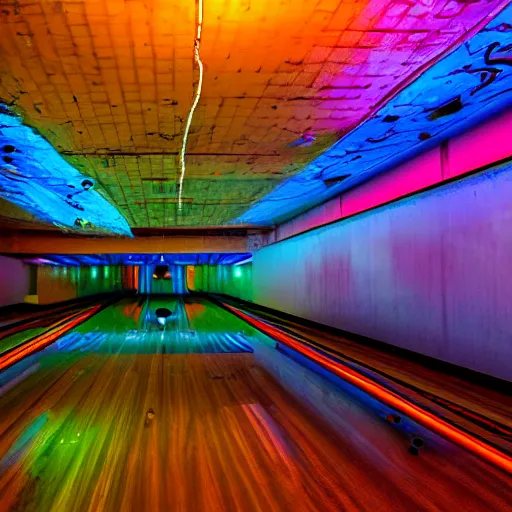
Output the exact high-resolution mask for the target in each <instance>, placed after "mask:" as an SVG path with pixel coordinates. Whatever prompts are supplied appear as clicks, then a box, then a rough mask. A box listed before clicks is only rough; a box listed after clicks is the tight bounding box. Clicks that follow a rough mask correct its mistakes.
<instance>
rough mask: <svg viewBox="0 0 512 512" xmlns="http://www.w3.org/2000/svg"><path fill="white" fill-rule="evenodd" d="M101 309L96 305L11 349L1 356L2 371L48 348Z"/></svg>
mask: <svg viewBox="0 0 512 512" xmlns="http://www.w3.org/2000/svg"><path fill="white" fill-rule="evenodd" d="M100 309H101V306H94V307H92V308H90V309H88V310H87V311H85V312H84V313H82V314H80V315H78V316H76V317H74V318H73V319H72V320H70V321H69V322H68V323H66V324H64V325H61V326H60V327H57V328H56V329H53V330H51V331H50V332H46V333H44V334H41V335H40V336H36V337H35V338H33V339H32V340H30V341H28V342H27V343H24V344H23V345H21V346H18V347H16V348H14V349H13V350H10V351H9V352H7V353H6V354H4V355H2V356H1V357H0V371H3V370H5V369H6V368H9V367H10V366H12V365H13V364H15V363H17V362H18V361H20V360H21V359H24V358H25V357H28V356H30V355H32V354H33V353H34V352H38V351H39V350H42V349H43V348H46V347H47V346H48V345H50V344H51V343H53V342H54V341H55V340H57V339H58V338H60V337H61V336H62V335H63V334H65V333H66V332H68V331H70V330H71V329H73V327H76V326H77V325H78V324H80V323H82V322H83V321H85V320H87V319H88V318H90V317H91V316H93V315H95V314H96V313H97V312H98V311H99V310H100ZM71 318H72V317H71Z"/></svg>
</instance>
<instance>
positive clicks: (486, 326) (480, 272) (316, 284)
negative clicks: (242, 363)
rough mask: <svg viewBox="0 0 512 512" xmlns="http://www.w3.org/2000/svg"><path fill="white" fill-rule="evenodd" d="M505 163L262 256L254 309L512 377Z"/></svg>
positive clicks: (511, 191)
mask: <svg viewBox="0 0 512 512" xmlns="http://www.w3.org/2000/svg"><path fill="white" fill-rule="evenodd" d="M511 218H512V165H510V164H509V165H508V167H507V166H502V167H501V168H499V169H494V170H489V171H485V172H483V173H479V174H477V175H474V176H471V177H469V178H466V179H464V180H462V181H459V182H454V183H451V184H447V185H445V186H442V187H439V188H436V189H432V190H429V191H426V192H423V193H421V194H418V195H417V196H413V197H409V198H406V199H402V200H399V201H397V202H394V203H392V204H389V205H386V206H383V207H381V208H378V209H376V210H372V211H371V212H367V213H362V214H360V215H358V216H356V217H351V218H350V219H347V220H342V221H339V222H336V223H334V224H330V225H328V226H324V227H322V228H319V229H316V230H313V231H310V232H308V233H304V234H302V235H298V236H296V237H294V238H291V239H288V240H285V241H283V242H279V243H276V244H274V245H271V246H268V247H265V248H264V249H262V250H260V251H258V252H257V253H256V254H255V256H254V263H253V272H254V280H253V294H254V298H253V300H254V302H256V303H259V304H263V305H266V306H269V307H272V308H276V309H279V310H282V311H286V312H289V313H292V314H295V315H298V316H301V317H304V318H309V319H311V320H315V321H318V322H322V323H325V324H328V325H331V326H334V327H338V328H341V329H345V330H347V331H351V332H354V333H357V334H361V335H365V336H369V337H372V338H375V339H378V340H382V341H385V342H387V343H391V344H393V345H397V346H400V347H404V348H407V349H410V350H413V351H416V352H419V353H422V354H426V355H429V356H432V357H437V358H439V359H442V360H445V361H448V362H451V363H454V364H459V365H461V366H465V367H468V368H472V369H474V370H477V371H481V372H484V373H488V374H491V375H494V376H497V377H501V378H504V379H508V380H512V365H511V364H510V361H512V342H511V333H512V327H511V325H512V324H511V322H512V229H510V219H511Z"/></svg>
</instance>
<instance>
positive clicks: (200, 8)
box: [178, 0, 203, 212]
mask: <svg viewBox="0 0 512 512" xmlns="http://www.w3.org/2000/svg"><path fill="white" fill-rule="evenodd" d="M197 5H198V12H197V26H196V38H195V40H194V58H195V61H196V63H197V66H198V67H199V82H198V84H197V89H196V94H195V97H194V101H193V103H192V107H191V108H190V112H189V113H188V118H187V124H186V125H185V132H184V134H183V143H182V145H181V152H180V164H181V174H180V180H179V184H178V211H179V212H181V208H182V198H181V196H182V193H183V180H184V178H185V171H186V169H185V153H186V151H187V139H188V133H189V131H190V125H191V124H192V118H193V117H194V111H195V110H196V107H197V104H198V103H199V98H200V97H201V89H202V88H203V63H202V61H201V56H200V55H199V48H200V44H201V30H202V28H203V0H198V3H197Z"/></svg>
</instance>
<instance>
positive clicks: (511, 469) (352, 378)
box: [210, 298, 512, 474]
mask: <svg viewBox="0 0 512 512" xmlns="http://www.w3.org/2000/svg"><path fill="white" fill-rule="evenodd" d="M210 300H211V301H212V302H213V303H215V304H218V305H219V306H221V307H222V308H224V309H225V310H227V311H229V312H231V313H232V314H234V315H235V316H237V317H239V318H241V319H242V320H244V321H245V322H247V323H248V324H249V325H251V326H252V327H255V328H256V329H258V330H259V331H260V332H262V333H263V334H265V335H267V336H269V337H271V338H273V339H274V340H276V341H278V342H280V343H282V344H283V345H286V346H287V347H289V348H292V349H293V350H295V351H296V352H298V353H300V354H301V355H303V356H305V357H307V358H308V359H310V360H311V361H313V362H315V363H317V364H319V365H320V366H321V367H322V368H324V369H326V370H328V371H330V372H331V373H332V374H334V375H336V376H338V377H340V378H341V379H343V380H344V381H346V382H348V383H349V384H352V385H353V386H356V387H357V388H359V389H360V390H362V391H364V392H365V393H367V394H368V395H370V396H372V397H373V398H375V399H377V400H378V401H380V402H381V403H383V404H386V405H387V406H389V407H391V408H393V409H394V410H396V411H398V412H401V413H402V414H404V415H405V416H407V417H408V418H410V419H412V420H413V421H415V422H416V423H418V424H420V425H422V426H423V427H425V428H427V429H428V430H431V431H432V432H435V433H436V434H438V435H440V436H441V437H443V438H445V439H447V440H449V441H451V442H453V443H455V444H457V445H458V446H460V447H462V448H464V449H465V450H467V451H469V452H471V453H473V454H475V455H477V456H478V457H480V458H482V459H484V460H486V461H487V462H489V463H491V464H493V465H494V466H496V467H498V468H500V469H502V470H503V471H505V472H506V473H508V474H512V457H511V456H510V455H509V454H508V453H506V452H504V451H502V450H500V449H499V448H497V447H495V446H493V445H491V444H490V443H488V442H487V441H486V440H485V439H483V438H481V437H479V436H476V435H474V434H472V433H471V432H469V431H467V430H465V429H463V428H461V427H459V426H457V425H454V424H452V423H450V422H449V421H447V420H445V419H443V418H441V417H440V416H438V415H437V414H435V413H434V412H432V411H429V410H427V409H425V408H423V407H422V406H421V405H419V404H416V403H414V402H412V401H411V400H409V399H408V398H407V397H406V396H403V395H401V394H398V393H396V392H395V391H392V390H390V389H388V388H386V387H385V386H383V385H382V384H380V383H379V382H377V381H375V380H373V379H371V378H370V377H368V376H367V375H365V374H363V373H361V372H358V371H357V370H356V369H354V368H352V367H349V366H348V365H346V364H344V363H343V362H342V361H340V360H339V359H337V358H335V357H333V356H332V355H329V354H327V353H325V352H324V351H322V350H320V349H317V348H312V347H310V346H308V345H306V344H304V343H302V342H300V341H298V340H297V339H295V338H293V337H292V336H290V335H289V334H287V333H285V332H284V331H282V330H281V329H279V328H277V327H275V326H273V325H270V324H269V323H267V322H265V321H263V320H261V319H260V318H258V317H256V316H254V315H251V314H248V313H246V312H244V311H242V310H241V309H238V308H236V307H234V306H232V305H230V304H227V303H225V302H222V301H220V300H218V299H211V298H210Z"/></svg>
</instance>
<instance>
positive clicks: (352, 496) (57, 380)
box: [0, 302, 512, 512]
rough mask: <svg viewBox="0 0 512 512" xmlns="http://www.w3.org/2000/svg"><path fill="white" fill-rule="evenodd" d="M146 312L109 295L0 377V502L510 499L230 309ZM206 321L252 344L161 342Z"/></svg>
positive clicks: (495, 506) (501, 504)
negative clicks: (174, 347) (63, 335)
mask: <svg viewBox="0 0 512 512" xmlns="http://www.w3.org/2000/svg"><path fill="white" fill-rule="evenodd" d="M150 307H153V306H150ZM144 308H146V309H144ZM146 310H147V305H146V306H143V307H142V309H141V308H138V307H136V306H134V304H133V303H127V302H125V303H121V304H119V305H117V306H113V307H111V308H109V309H107V310H106V311H104V312H102V313H100V314H99V315H97V317H95V318H93V319H91V320H89V321H88V322H87V323H86V324H83V325H82V326H81V327H80V328H79V329H78V330H77V332H75V333H73V334H70V335H68V338H67V339H63V340H61V341H60V342H59V344H58V345H55V346H53V347H51V348H50V349H46V350H45V351H44V352H41V353H40V354H39V355H38V356H37V357H35V356H34V358H33V359H32V360H30V361H29V362H28V363H27V364H25V366H23V367H20V370H19V372H18V373H17V372H12V375H11V376H10V377H11V378H12V379H13V381H14V380H15V382H14V384H12V385H8V384H9V382H7V383H4V384H3V387H2V388H1V390H0V411H1V414H0V510H16V511H25V510H26V511H37V512H39V511H47V510H52V511H59V512H61V511H82V510H84V511H86V510H87V511H103V510H105V511H107V510H108V511H121V510H122V511H132V510H133V511H145V510H150V511H157V510H180V511H203V510H205V511H253V510H254V511H256V510H261V511H270V510H275V511H288V510H289V511H297V510H300V511H330V510H332V511H343V510H347V511H352V510H354V511H355V510H368V511H388V510H389V511H397V510H403V511H416V510H432V511H434V510H436V511H440V510H446V511H450V512H453V511H457V510H461V511H510V510H511V504H512V479H511V478H510V477H509V476H507V475H505V474H504V473H502V472H500V471H499V470H497V469H494V468H492V467H490V466H489V465H487V464H486V463H484V462H482V461H480V460H478V459H477V458H476V457H474V456H473V455H471V454H468V453H466V452H463V451H462V450H460V449H459V448H457V447H455V446H452V445H450V444H449V443H447V442H445V441H443V440H441V439H437V438H436V437H435V436H431V437H429V438H428V442H427V445H426V447H425V448H424V450H423V451H422V453H421V455H420V456H419V457H415V456H412V455H411V454H410V453H409V452H408V451H407V448H408V446H409V442H410V439H409V437H408V434H407V433H403V432H400V431H399V430H397V429H395V428H393V427H392V426H390V425H388V424H387V423H385V422H383V421H382V420H381V419H380V418H379V417H378V416H377V415H375V414H374V413H373V412H372V410H371V409H370V408H369V407H367V406H365V405H363V404H360V403H358V402H357V401H355V400H354V398H352V397H350V396H348V395H345V394H343V393H342V392H341V391H339V390H338V389H336V388H335V387H334V386H333V385H332V384H329V383H328V382H327V381H326V380H325V379H322V378H321V377H320V376H317V375H315V374H313V373H312V372H309V373H308V371H307V370H304V368H303V367H301V366H299V365H298V364H297V363H295V362H294V361H292V360H291V359H289V358H287V357H286V356H284V355H282V354H279V352H277V351H275V350H274V348H273V346H272V345H271V344H265V342H264V341H261V340H260V338H259V337H258V336H257V335H256V333H255V332H254V331H252V329H250V328H248V327H247V326H245V325H244V324H243V323H242V322H241V321H239V320H238V319H234V317H232V316H231V315H229V314H228V313H226V312H224V311H222V310H220V309H218V308H216V307H215V306H213V305H208V304H206V303H203V304H200V307H199V308H197V309H195V310H194V309H193V308H188V310H187V309H185V308H183V310H182V311H183V312H184V313H183V314H184V315H185V316H187V318H186V324H187V325H186V326H185V325H184V322H183V321H180V322H179V323H178V324H177V326H176V329H175V330H174V331H173V329H172V328H170V329H169V330H168V331H167V332H163V333H160V332H159V331H158V329H157V328H156V327H155V326H152V325H150V324H148V323H147V318H148V317H147V314H146V313H145V311H146ZM191 311H193V312H194V318H192V317H191V315H190V312H191ZM123 315H125V318H126V321H125V323H123V322H124V321H123V320H122V319H123ZM114 318H115V319H116V321H115V322H114V321H113V320H112V319H114ZM143 318H144V319H145V320H143ZM208 326H211V332H217V333H218V332H221V331H222V329H224V333H225V334H224V335H225V336H228V337H229V336H232V335H233V333H234V334H237V335H239V336H241V335H243V336H244V337H245V339H246V340H247V341H248V342H249V343H250V344H251V345H252V346H253V348H254V353H201V354H194V353H190V352H188V353H179V354H177V353H168V352H165V353H164V352H163V351H162V350H161V348H162V346H164V345H165V338H166V336H175V335H176V333H177V331H180V330H181V329H184V328H187V329H188V331H194V330H202V331H203V332H205V331H206V330H207V327H208ZM173 339H174V340H175V338H173ZM158 340H160V341H159V342H158ZM182 342H183V343H186V338H183V339H182ZM196 342H197V340H195V341H194V343H196ZM313 396H314V398H313ZM315 402H317V404H316V405H318V406H316V405H315ZM318 402H322V404H319V403H318ZM322 410H323V411H327V412H324V413H322Z"/></svg>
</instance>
